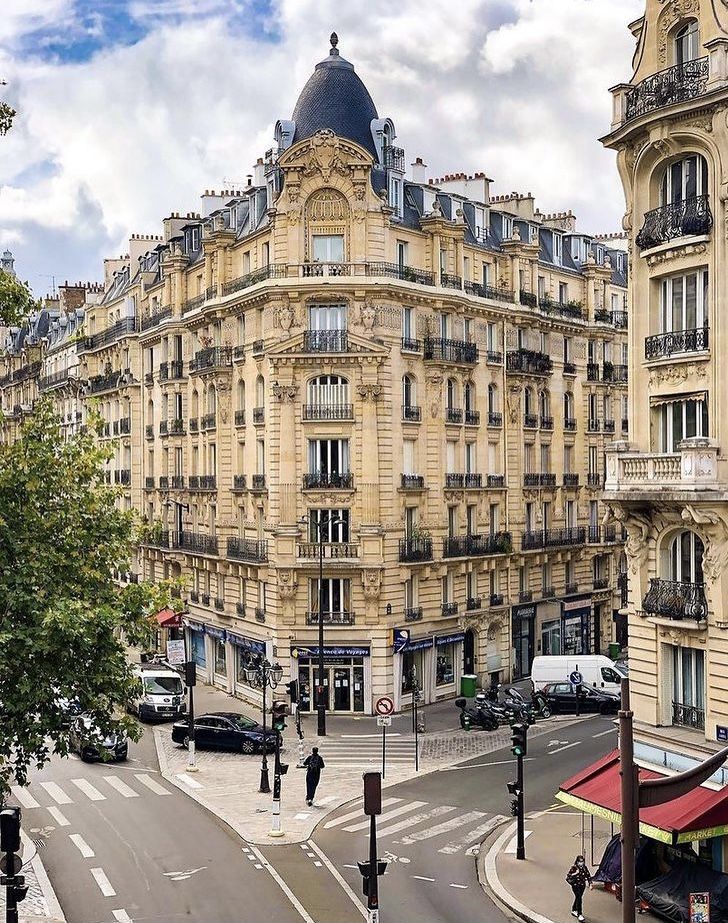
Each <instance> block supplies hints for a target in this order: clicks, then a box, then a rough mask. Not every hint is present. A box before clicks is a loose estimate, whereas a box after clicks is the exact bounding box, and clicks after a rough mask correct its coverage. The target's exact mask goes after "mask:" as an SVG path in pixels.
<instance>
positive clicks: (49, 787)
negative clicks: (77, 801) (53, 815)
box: [40, 782, 73, 804]
mask: <svg viewBox="0 0 728 923" xmlns="http://www.w3.org/2000/svg"><path fill="white" fill-rule="evenodd" d="M40 784H41V785H42V786H43V788H44V789H45V790H46V791H47V792H48V794H49V795H50V796H51V798H52V799H53V800H54V801H55V802H56V804H73V802H72V801H71V799H70V798H69V797H68V795H67V794H66V793H65V792H64V791H63V789H62V788H61V787H60V785H56V783H55V782H41V783H40Z"/></svg>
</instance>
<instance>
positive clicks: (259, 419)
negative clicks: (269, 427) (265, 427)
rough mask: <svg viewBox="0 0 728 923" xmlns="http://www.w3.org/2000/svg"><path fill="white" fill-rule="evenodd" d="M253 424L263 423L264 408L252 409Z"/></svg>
mask: <svg viewBox="0 0 728 923" xmlns="http://www.w3.org/2000/svg"><path fill="white" fill-rule="evenodd" d="M253 423H265V407H253Z"/></svg>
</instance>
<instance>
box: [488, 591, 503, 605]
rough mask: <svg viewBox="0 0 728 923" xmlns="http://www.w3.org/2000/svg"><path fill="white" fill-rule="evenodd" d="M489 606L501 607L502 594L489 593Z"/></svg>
mask: <svg viewBox="0 0 728 923" xmlns="http://www.w3.org/2000/svg"><path fill="white" fill-rule="evenodd" d="M488 602H489V603H490V605H491V606H502V605H503V594H502V593H491V594H490V599H489V600H488Z"/></svg>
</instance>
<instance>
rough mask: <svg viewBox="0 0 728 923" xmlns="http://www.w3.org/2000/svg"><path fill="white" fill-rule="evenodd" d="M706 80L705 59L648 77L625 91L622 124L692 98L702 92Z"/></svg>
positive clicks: (706, 63)
mask: <svg viewBox="0 0 728 923" xmlns="http://www.w3.org/2000/svg"><path fill="white" fill-rule="evenodd" d="M707 81H708V58H707V57H704V58H696V59H695V60H693V61H686V62H685V63H684V64H675V65H673V67H667V68H665V70H662V71H659V72H658V73H656V74H652V76H651V77H647V79H646V80H643V81H642V82H641V83H638V84H637V86H635V87H632V89H630V90H628V91H627V98H626V103H625V121H629V120H630V119H635V118H637V117H638V116H640V115H646V114H647V113H648V112H654V110H655V109H661V108H662V107H663V106H670V105H672V104H673V103H680V102H685V101H686V100H689V99H696V98H697V97H698V96H702V95H703V93H705V87H706V84H707Z"/></svg>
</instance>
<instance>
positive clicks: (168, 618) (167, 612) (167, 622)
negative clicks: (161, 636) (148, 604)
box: [154, 609, 182, 628]
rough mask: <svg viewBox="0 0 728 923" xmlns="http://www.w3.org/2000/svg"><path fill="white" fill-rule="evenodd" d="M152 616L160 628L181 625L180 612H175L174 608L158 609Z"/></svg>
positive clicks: (178, 626) (179, 626)
mask: <svg viewBox="0 0 728 923" xmlns="http://www.w3.org/2000/svg"><path fill="white" fill-rule="evenodd" d="M154 618H155V619H156V620H157V622H158V623H159V625H160V626H161V627H162V628H181V627H182V613H181V612H175V611H174V609H160V610H159V612H157V614H156V615H155V616H154Z"/></svg>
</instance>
